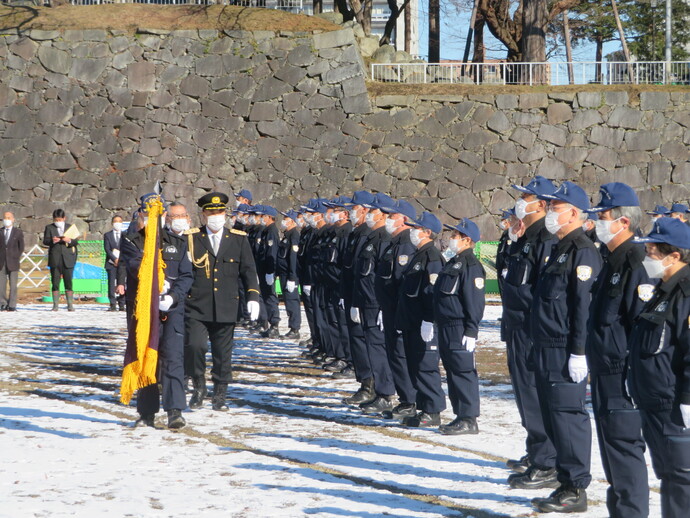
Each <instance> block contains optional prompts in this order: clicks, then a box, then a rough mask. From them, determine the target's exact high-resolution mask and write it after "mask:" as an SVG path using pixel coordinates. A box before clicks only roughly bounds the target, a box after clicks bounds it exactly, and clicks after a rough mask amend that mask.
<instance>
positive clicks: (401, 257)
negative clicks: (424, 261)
mask: <svg viewBox="0 0 690 518" xmlns="http://www.w3.org/2000/svg"><path fill="white" fill-rule="evenodd" d="M409 260H410V256H409V255H399V256H398V264H399V265H400V266H405V265H406V264H407V261H409Z"/></svg>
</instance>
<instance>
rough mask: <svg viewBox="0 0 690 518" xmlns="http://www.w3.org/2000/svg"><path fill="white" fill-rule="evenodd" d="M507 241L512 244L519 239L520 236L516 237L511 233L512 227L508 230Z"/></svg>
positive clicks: (515, 233)
mask: <svg viewBox="0 0 690 518" xmlns="http://www.w3.org/2000/svg"><path fill="white" fill-rule="evenodd" d="M508 239H510V240H511V241H512V242H513V243H514V242H515V241H517V240H518V239H520V236H518V234H517V232H514V231H513V227H510V228H509V229H508Z"/></svg>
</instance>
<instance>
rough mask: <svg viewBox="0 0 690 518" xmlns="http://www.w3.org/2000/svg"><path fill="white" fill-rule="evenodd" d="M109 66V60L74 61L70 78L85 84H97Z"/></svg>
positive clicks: (88, 59) (84, 59)
mask: <svg viewBox="0 0 690 518" xmlns="http://www.w3.org/2000/svg"><path fill="white" fill-rule="evenodd" d="M106 66H108V60H107V59H93V58H83V59H82V58H77V59H73V60H72V67H71V68H70V72H69V76H70V77H72V78H74V79H76V80H77V81H83V82H85V83H93V82H95V81H96V80H97V79H98V78H99V77H100V76H101V74H102V73H103V71H104V70H105V67H106Z"/></svg>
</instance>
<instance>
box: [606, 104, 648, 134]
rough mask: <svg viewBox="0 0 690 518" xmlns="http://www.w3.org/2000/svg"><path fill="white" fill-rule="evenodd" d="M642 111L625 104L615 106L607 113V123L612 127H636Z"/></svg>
mask: <svg viewBox="0 0 690 518" xmlns="http://www.w3.org/2000/svg"><path fill="white" fill-rule="evenodd" d="M642 115H643V114H642V112H641V111H639V110H634V109H632V108H629V107H627V106H617V107H616V108H615V109H614V110H613V112H611V114H610V115H609V118H608V121H607V124H608V125H609V126H611V127H612V128H626V129H637V128H639V127H640V122H641V121H642Z"/></svg>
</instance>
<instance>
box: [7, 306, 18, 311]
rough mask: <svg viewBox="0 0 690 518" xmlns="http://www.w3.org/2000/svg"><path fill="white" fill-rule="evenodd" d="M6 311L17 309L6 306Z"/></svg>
mask: <svg viewBox="0 0 690 518" xmlns="http://www.w3.org/2000/svg"><path fill="white" fill-rule="evenodd" d="M7 311H17V308H13V307H10V306H7Z"/></svg>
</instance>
